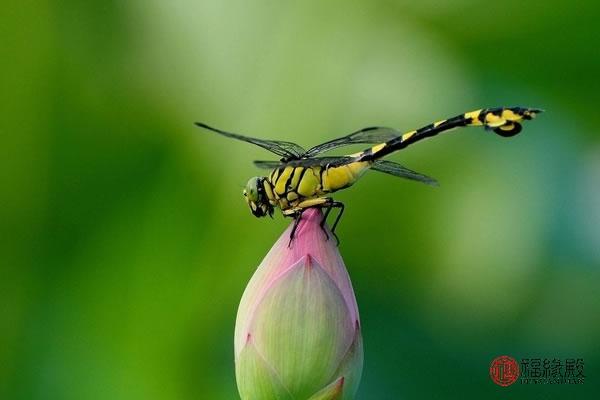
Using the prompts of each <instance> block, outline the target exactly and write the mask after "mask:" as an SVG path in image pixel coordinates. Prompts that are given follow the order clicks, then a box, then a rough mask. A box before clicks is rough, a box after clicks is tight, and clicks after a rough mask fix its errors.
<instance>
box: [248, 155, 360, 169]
mask: <svg viewBox="0 0 600 400" xmlns="http://www.w3.org/2000/svg"><path fill="white" fill-rule="evenodd" d="M352 161H354V158H352V157H348V156H333V157H313V158H300V159H296V160H290V161H286V162H282V161H265V160H256V161H254V165H256V166H257V167H258V168H264V169H275V168H281V167H285V166H290V167H294V168H296V167H314V166H316V165H319V166H323V167H324V166H330V167H337V166H340V165H343V164H347V163H350V162H352Z"/></svg>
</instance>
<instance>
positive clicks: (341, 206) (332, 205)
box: [320, 199, 344, 245]
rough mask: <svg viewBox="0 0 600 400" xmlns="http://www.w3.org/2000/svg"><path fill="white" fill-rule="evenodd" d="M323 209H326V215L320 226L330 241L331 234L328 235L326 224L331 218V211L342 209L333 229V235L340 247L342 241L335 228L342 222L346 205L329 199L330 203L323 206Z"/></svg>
mask: <svg viewBox="0 0 600 400" xmlns="http://www.w3.org/2000/svg"><path fill="white" fill-rule="evenodd" d="M322 208H324V209H325V214H324V215H323V219H322V220H321V224H320V226H321V229H322V230H323V233H325V236H326V237H327V240H329V234H328V233H327V230H326V229H325V222H326V221H327V217H328V216H329V213H330V212H331V209H333V208H339V209H340V212H339V213H338V215H337V217H336V218H335V221H334V222H333V225H332V227H331V233H332V234H333V236H334V237H335V241H336V242H337V244H338V245H339V244H340V239H339V238H338V236H337V235H336V234H335V228H336V227H337V225H338V222H340V218H342V214H343V213H344V203H342V202H339V201H333V199H328V201H327V202H326V203H325V204H324V205H323V206H322Z"/></svg>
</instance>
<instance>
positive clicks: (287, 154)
mask: <svg viewBox="0 0 600 400" xmlns="http://www.w3.org/2000/svg"><path fill="white" fill-rule="evenodd" d="M195 124H196V126H199V127H200V128H204V129H208V130H209V131H213V132H216V133H218V134H220V135H223V136H226V137H229V138H233V139H237V140H242V141H244V142H248V143H252V144H255V145H257V146H260V147H262V148H263V149H267V150H269V151H270V152H272V153H275V154H277V155H278V156H281V157H283V158H285V159H289V160H291V159H296V158H300V156H301V155H302V154H304V153H305V152H306V151H305V150H304V149H303V148H302V147H301V146H299V145H297V144H296V143H292V142H284V141H280V140H265V139H257V138H253V137H249V136H243V135H238V134H237V133H231V132H225V131H222V130H220V129H217V128H213V127H210V126H208V125H206V124H204V123H202V122H196V123H195Z"/></svg>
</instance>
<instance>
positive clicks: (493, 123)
mask: <svg viewBox="0 0 600 400" xmlns="http://www.w3.org/2000/svg"><path fill="white" fill-rule="evenodd" d="M505 123H506V120H505V119H504V118H502V117H499V116H497V115H496V114H492V113H491V112H490V113H487V114H485V124H486V125H487V126H489V127H490V128H497V127H499V126H502V125H504V124H505Z"/></svg>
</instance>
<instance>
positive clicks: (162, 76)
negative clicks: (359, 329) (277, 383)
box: [0, 0, 600, 400]
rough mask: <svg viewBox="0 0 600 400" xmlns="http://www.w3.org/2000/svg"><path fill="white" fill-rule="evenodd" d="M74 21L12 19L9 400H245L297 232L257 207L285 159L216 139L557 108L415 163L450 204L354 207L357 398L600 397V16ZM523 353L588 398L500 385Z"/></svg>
mask: <svg viewBox="0 0 600 400" xmlns="http://www.w3.org/2000/svg"><path fill="white" fill-rule="evenodd" d="M58 3H59V2H45V1H39V2H35V3H34V2H28V1H24V2H15V3H13V4H12V5H10V6H6V5H5V7H3V10H2V11H1V12H2V27H1V28H0V32H2V38H3V39H2V48H3V51H2V55H3V56H2V62H1V63H0V80H1V82H2V94H3V96H1V99H0V102H1V107H2V110H3V112H2V114H3V118H2V122H1V123H0V131H1V132H2V145H1V146H0V163H1V164H0V165H1V166H2V168H1V171H2V172H0V176H1V177H2V178H1V179H2V181H1V182H0V183H1V186H0V187H1V188H2V189H1V198H0V203H1V206H0V221H1V232H0V235H1V241H0V243H1V249H0V250H1V252H2V258H1V260H2V261H1V263H2V265H1V269H0V274H1V275H0V398H1V399H10V400H12V399H128V400H130V399H144V400H148V399H169V400H173V399H176V400H187V399H217V400H219V399H235V398H237V390H236V386H235V377H234V372H233V371H234V369H233V342H232V341H233V327H234V320H235V313H236V308H237V304H238V301H239V299H240V297H241V294H242V291H243V290H244V287H245V285H246V283H247V281H248V279H249V278H250V276H251V275H252V273H253V270H254V268H255V267H256V266H257V265H258V264H259V262H260V260H261V259H262V257H263V256H264V255H265V254H266V252H267V250H268V249H269V248H270V246H271V244H272V243H273V242H274V241H275V239H276V238H277V237H278V236H279V234H280V233H281V232H282V231H283V229H284V228H285V227H286V225H287V223H288V222H289V220H284V219H283V218H282V217H281V216H279V215H278V216H277V217H276V218H275V220H270V219H267V220H259V219H256V218H254V217H252V216H251V215H250V213H249V210H248V209H247V207H246V205H245V204H244V201H243V198H242V196H241V189H242V187H243V185H244V184H245V182H246V180H247V179H248V177H250V176H252V175H255V174H257V173H258V172H259V171H258V170H256V169H255V168H254V167H253V166H252V164H251V161H252V160H253V159H257V158H258V159H263V158H265V157H268V154H267V153H266V152H265V151H262V150H261V149H259V148H254V147H252V146H250V145H246V144H244V143H238V142H234V141H231V140H227V139H224V138H222V137H218V136H217V135H214V134H210V133H207V132H204V131H201V130H199V129H197V128H195V127H194V126H193V122H194V121H196V120H200V121H204V122H206V123H209V124H211V125H214V126H218V127H221V128H223V129H228V130H232V131H236V132H241V133H246V134H251V135H254V136H258V137H263V138H277V139H284V140H292V141H296V142H299V143H300V144H302V145H307V146H310V145H313V144H317V143H319V142H322V141H325V140H327V139H331V138H333V137H336V136H341V135H344V134H346V133H348V132H351V131H353V130H355V129H358V128H361V127H364V126H369V125H385V126H393V127H397V128H399V129H400V130H410V129H413V128H417V127H419V126H422V125H425V124H428V123H430V122H432V121H435V120H437V119H441V118H445V117H449V116H453V115H455V114H458V113H461V112H464V111H469V110H472V109H477V108H480V107H485V106H499V105H524V106H535V107H540V108H544V109H546V111H547V112H546V113H545V114H542V115H541V117H540V118H538V119H537V120H536V121H534V122H532V123H528V124H526V127H525V129H524V132H523V134H521V135H519V136H517V137H515V138H512V139H502V138H500V137H497V136H495V135H491V134H485V132H484V131H483V130H478V129H471V130H468V131H461V132H460V133H457V134H455V135H452V134H450V135H447V136H442V137H438V138H436V139H435V140H430V141H426V142H424V143H421V144H419V145H418V146H414V147H411V148H410V149H407V150H406V151H404V152H403V153H402V154H396V155H394V156H392V157H391V159H392V160H395V161H400V162H402V163H403V164H405V165H407V166H408V167H410V168H413V169H416V170H418V171H421V172H423V173H426V174H429V175H432V176H434V177H436V178H437V179H439V180H440V182H441V186H440V187H439V188H431V187H427V186H425V185H419V184H416V183H412V182H409V181H402V180H399V179H394V178H392V177H389V176H386V175H383V174H376V173H370V174H367V176H365V177H364V178H363V180H362V181H361V182H360V183H359V184H357V185H356V186H355V187H353V188H352V189H350V190H348V191H345V192H343V193H340V194H339V196H336V198H337V199H339V200H341V201H344V202H345V203H346V204H347V211H346V214H345V216H344V219H343V221H342V223H341V225H340V227H339V231H338V233H339V235H340V237H341V240H342V243H341V246H340V250H341V252H342V254H343V256H344V259H345V261H346V264H347V267H348V269H349V271H350V274H351V276H352V279H353V283H354V287H355V291H356V296H357V299H358V303H359V307H360V310H361V317H362V325H363V333H364V340H365V370H364V375H363V380H362V384H361V388H360V390H359V395H358V398H359V399H416V398H456V399H462V398H469V397H472V398H505V397H506V395H507V394H508V395H510V396H511V397H522V398H546V399H563V398H565V396H575V397H576V398H585V397H588V398H591V397H594V394H595V395H596V396H597V395H598V393H600V366H599V365H598V363H599V362H600V346H599V338H600V294H599V288H600V269H599V267H600V185H599V181H600V136H599V135H598V128H597V127H598V126H599V125H600V114H599V113H598V104H599V100H600V96H599V94H598V93H599V91H600V84H599V80H598V72H599V71H600V52H598V49H597V42H598V39H599V36H598V27H597V25H598V22H597V21H598V18H600V6H599V5H598V2H595V1H582V2H577V5H576V6H575V5H574V3H573V4H571V3H569V4H567V2H561V1H546V2H543V3H542V2H521V1H516V0H505V1H501V2H493V1H489V2H479V1H470V0H461V1H454V2H439V1H430V0H425V1H420V2H419V3H418V5H417V4H413V2H407V1H396V2H395V1H391V0H388V1H384V0H380V1H363V2H350V1H330V2H321V1H303V2H276V1H254V2H247V1H241V0H236V1H216V0H215V1H212V0H211V1H172V2H167V1H157V0H150V1H139V0H138V1H128V2H119V1H104V2H80V1H62V2H60V5H59V4H58ZM501 354H509V355H512V356H514V357H516V358H518V359H520V358H528V357H541V358H554V357H559V358H563V359H564V358H570V357H575V358H584V360H585V373H586V376H587V381H586V383H585V384H584V385H570V386H569V385H552V386H550V385H548V386H534V385H529V386H527V385H521V384H515V385H513V386H511V387H509V388H501V387H499V386H496V385H495V384H493V383H492V382H491V380H490V379H489V377H488V366H489V363H490V361H491V360H492V359H493V358H494V357H495V356H498V355H501ZM596 398H597V397H596Z"/></svg>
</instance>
